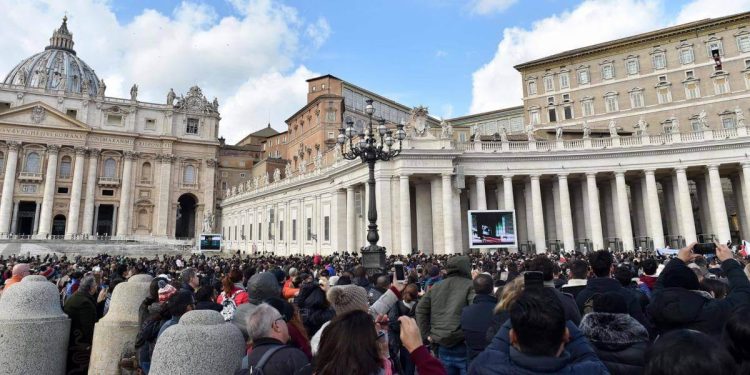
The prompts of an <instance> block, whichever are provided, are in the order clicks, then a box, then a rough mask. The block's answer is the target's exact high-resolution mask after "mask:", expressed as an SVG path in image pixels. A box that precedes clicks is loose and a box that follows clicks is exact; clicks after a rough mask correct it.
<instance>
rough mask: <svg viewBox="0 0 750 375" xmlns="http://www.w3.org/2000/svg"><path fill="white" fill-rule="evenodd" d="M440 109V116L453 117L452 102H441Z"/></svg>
mask: <svg viewBox="0 0 750 375" xmlns="http://www.w3.org/2000/svg"><path fill="white" fill-rule="evenodd" d="M440 109H441V110H442V113H441V114H440V118H451V117H453V105H452V104H443V105H442V106H441V108H440Z"/></svg>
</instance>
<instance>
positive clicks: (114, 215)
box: [109, 204, 119, 236]
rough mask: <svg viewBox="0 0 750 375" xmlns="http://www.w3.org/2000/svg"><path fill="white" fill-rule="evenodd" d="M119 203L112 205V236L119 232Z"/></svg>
mask: <svg viewBox="0 0 750 375" xmlns="http://www.w3.org/2000/svg"><path fill="white" fill-rule="evenodd" d="M117 207H118V206H117V205H116V204H115V205H112V233H110V234H109V235H110V236H114V235H115V233H117V227H118V226H119V225H118V223H117Z"/></svg>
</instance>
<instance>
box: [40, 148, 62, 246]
mask: <svg viewBox="0 0 750 375" xmlns="http://www.w3.org/2000/svg"><path fill="white" fill-rule="evenodd" d="M59 151H60V146H57V145H49V146H47V155H48V156H47V173H46V174H45V176H44V198H43V200H42V213H41V218H39V233H37V236H39V237H40V238H45V237H47V235H49V233H50V227H51V226H52V208H53V207H54V204H55V202H54V199H55V179H56V178H57V153H58V152H59Z"/></svg>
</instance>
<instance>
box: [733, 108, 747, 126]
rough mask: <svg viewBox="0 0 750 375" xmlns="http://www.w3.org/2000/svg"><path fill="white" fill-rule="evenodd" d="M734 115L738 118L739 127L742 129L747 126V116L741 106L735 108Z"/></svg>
mask: <svg viewBox="0 0 750 375" xmlns="http://www.w3.org/2000/svg"><path fill="white" fill-rule="evenodd" d="M734 115H735V116H736V117H737V127H739V128H741V127H744V126H745V114H744V113H743V112H742V108H740V107H739V106H737V107H735V108H734Z"/></svg>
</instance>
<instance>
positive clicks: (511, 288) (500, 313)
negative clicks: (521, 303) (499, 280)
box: [487, 276, 524, 342]
mask: <svg viewBox="0 0 750 375" xmlns="http://www.w3.org/2000/svg"><path fill="white" fill-rule="evenodd" d="M523 286H524V283H523V277H521V276H519V277H515V278H513V280H511V281H509V282H508V283H507V284H505V286H504V287H503V292H502V294H501V295H500V298H499V299H498V302H497V305H496V306H495V310H494V313H495V316H493V317H492V323H491V324H490V328H488V329H487V342H492V338H493V337H495V334H496V333H497V331H499V330H500V327H502V326H503V324H505V322H506V321H508V319H510V308H511V307H512V306H513V304H514V303H515V302H516V301H517V300H518V297H520V296H521V292H523Z"/></svg>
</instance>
